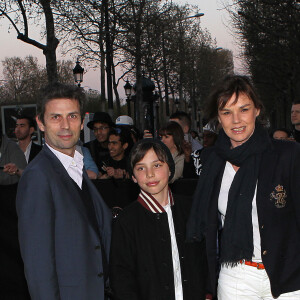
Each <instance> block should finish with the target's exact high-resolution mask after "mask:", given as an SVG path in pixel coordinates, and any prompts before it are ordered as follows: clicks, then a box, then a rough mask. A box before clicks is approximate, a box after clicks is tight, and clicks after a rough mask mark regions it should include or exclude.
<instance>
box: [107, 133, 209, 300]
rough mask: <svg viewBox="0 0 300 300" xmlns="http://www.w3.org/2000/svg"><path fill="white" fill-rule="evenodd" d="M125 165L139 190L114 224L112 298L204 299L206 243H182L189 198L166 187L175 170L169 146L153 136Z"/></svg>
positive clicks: (140, 142) (111, 274)
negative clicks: (134, 198) (136, 196)
mask: <svg viewBox="0 0 300 300" xmlns="http://www.w3.org/2000/svg"><path fill="white" fill-rule="evenodd" d="M130 166H131V169H132V173H133V175H132V179H133V181H134V182H136V183H137V184H138V185H139V186H140V188H141V192H140V194H139V197H138V199H137V201H136V202H134V203H133V204H131V205H130V206H129V207H128V208H127V209H125V211H124V212H123V213H122V214H121V215H120V216H119V218H118V219H116V223H115V224H114V232H113V237H112V245H111V256H110V259H111V264H110V282H111V287H112V290H113V293H114V296H115V298H114V299H122V300H126V299H128V300H129V299H130V300H134V299H135V300H138V299H139V300H140V299H143V300H148V299H149V300H150V299H151V300H152V299H167V300H172V299H174V300H175V299H176V300H182V299H189V300H193V299H197V300H199V299H205V278H206V273H207V271H206V270H207V268H206V262H205V245H204V243H195V244H193V243H185V224H186V220H187V218H188V215H189V209H190V204H191V201H190V199H188V198H187V197H186V196H176V195H172V193H171V191H170V189H169V187H168V181H169V180H170V179H172V177H173V175H174V171H175V166H174V161H173V159H172V155H171V153H170V151H169V149H168V148H167V147H166V146H165V145H164V144H163V143H162V142H161V141H159V140H156V139H144V140H141V141H139V142H138V143H137V144H135V146H134V148H133V149H132V151H131V157H130Z"/></svg>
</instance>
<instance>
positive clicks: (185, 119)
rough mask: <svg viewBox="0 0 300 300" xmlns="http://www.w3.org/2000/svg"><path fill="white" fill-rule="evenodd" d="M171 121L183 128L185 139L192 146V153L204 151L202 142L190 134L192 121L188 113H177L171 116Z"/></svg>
mask: <svg viewBox="0 0 300 300" xmlns="http://www.w3.org/2000/svg"><path fill="white" fill-rule="evenodd" d="M170 121H173V122H177V123H178V124H179V125H180V126H181V128H182V130H183V133H184V139H185V140H186V141H187V142H188V143H190V144H191V146H192V151H195V150H199V149H202V145H201V144H200V142H199V141H197V140H195V139H193V138H192V136H191V134H190V130H191V124H192V121H191V118H190V116H189V115H188V114H187V113H186V112H184V111H177V112H175V113H174V114H172V115H171V116H170Z"/></svg>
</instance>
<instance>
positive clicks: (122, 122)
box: [116, 115, 140, 144]
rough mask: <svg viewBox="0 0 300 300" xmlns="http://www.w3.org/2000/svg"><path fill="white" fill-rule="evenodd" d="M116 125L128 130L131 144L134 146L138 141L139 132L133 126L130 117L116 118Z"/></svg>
mask: <svg viewBox="0 0 300 300" xmlns="http://www.w3.org/2000/svg"><path fill="white" fill-rule="evenodd" d="M116 125H118V126H124V127H126V128H128V129H129V130H130V134H131V138H132V141H133V144H135V143H136V142H137V141H138V140H140V132H139V130H138V129H137V128H136V127H135V126H134V123H133V120H132V118H131V117H129V116H126V115H123V116H119V117H117V119H116Z"/></svg>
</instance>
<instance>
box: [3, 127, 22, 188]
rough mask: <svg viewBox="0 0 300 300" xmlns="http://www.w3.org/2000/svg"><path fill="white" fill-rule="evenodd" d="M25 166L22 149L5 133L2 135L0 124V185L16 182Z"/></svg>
mask: <svg viewBox="0 0 300 300" xmlns="http://www.w3.org/2000/svg"><path fill="white" fill-rule="evenodd" d="M26 166H27V162H26V159H25V156H24V154H23V152H22V150H21V149H20V148H19V146H18V145H17V144H16V143H15V142H14V141H12V140H10V139H9V138H8V137H7V136H6V135H2V128H1V126H0V185H10V184H15V183H17V182H18V181H19V178H20V176H21V174H22V172H23V170H24V169H25V168H26Z"/></svg>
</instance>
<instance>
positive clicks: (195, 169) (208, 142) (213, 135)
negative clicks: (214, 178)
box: [183, 123, 218, 178]
mask: <svg viewBox="0 0 300 300" xmlns="http://www.w3.org/2000/svg"><path fill="white" fill-rule="evenodd" d="M215 127H216V126H214V125H213V124H210V123H207V124H206V125H205V126H204V127H203V148H202V149H200V150H195V151H194V152H192V149H191V147H188V145H187V146H186V147H184V154H185V156H184V169H183V177H184V178H198V176H199V175H200V173H201V170H202V162H201V153H202V150H203V149H205V148H207V147H212V146H214V144H215V142H216V140H217V137H218V131H217V129H216V128H215Z"/></svg>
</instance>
